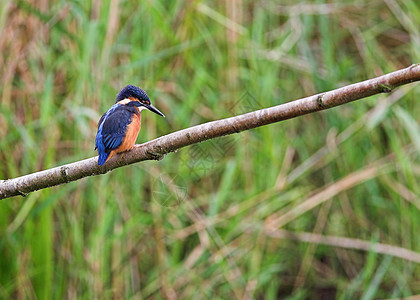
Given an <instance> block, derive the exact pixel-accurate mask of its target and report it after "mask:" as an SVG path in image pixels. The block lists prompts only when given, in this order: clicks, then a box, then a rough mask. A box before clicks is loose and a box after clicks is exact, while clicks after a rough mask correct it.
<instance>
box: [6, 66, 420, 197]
mask: <svg viewBox="0 0 420 300" xmlns="http://www.w3.org/2000/svg"><path fill="white" fill-rule="evenodd" d="M419 80H420V64H415V65H412V66H410V67H408V68H405V69H402V70H399V71H395V72H392V73H389V74H386V75H383V76H380V77H377V78H373V79H369V80H366V81H363V82H359V83H355V84H351V85H348V86H345V87H342V88H339V89H336V90H332V91H329V92H325V93H320V94H317V95H313V96H310V97H306V98H302V99H299V100H295V101H291V102H288V103H285V104H281V105H277V106H274V107H270V108H265V109H261V110H257V111H254V112H250V113H247V114H243V115H239V116H236V117H231V118H227V119H222V120H217V121H213V122H209V123H205V124H201V125H197V126H194V127H190V128H187V129H184V130H180V131H176V132H173V133H171V134H168V135H165V136H162V137H160V138H157V139H154V140H152V141H149V142H147V143H144V144H142V145H135V146H134V147H133V149H132V150H131V151H129V152H126V153H123V154H121V155H119V156H118V157H116V158H115V159H112V160H110V161H109V162H108V163H106V164H105V165H104V166H103V167H101V166H98V164H97V161H98V158H97V157H92V158H88V159H85V160H82V161H78V162H74V163H71V164H67V165H65V166H61V167H56V168H52V169H49V170H45V171H40V172H36V173H33V174H29V175H25V176H21V177H17V178H14V179H8V180H3V181H0V199H4V198H8V197H11V196H17V195H27V194H28V193H30V192H33V191H36V190H40V189H44V188H47V187H51V186H55V185H59V184H63V183H67V182H70V181H75V180H78V179H80V178H83V177H87V176H92V175H99V174H105V173H106V172H108V171H111V170H113V169H116V168H119V167H122V166H125V165H129V164H133V163H136V162H140V161H144V160H153V159H154V160H156V159H161V158H162V157H163V156H164V155H165V154H168V153H170V152H174V151H175V150H177V149H180V148H182V147H185V146H189V145H192V144H196V143H199V142H202V141H205V140H210V139H213V138H216V137H220V136H224V135H228V134H233V133H237V132H241V131H244V130H249V129H252V128H256V127H260V126H263V125H267V124H271V123H275V122H279V121H283V120H287V119H291V118H295V117H298V116H301V115H305V114H309V113H312V112H315V111H319V110H324V109H328V108H331V107H335V106H339V105H342V104H345V103H348V102H352V101H355V100H359V99H362V98H366V97H369V96H372V95H375V94H379V93H389V92H391V91H392V90H393V89H394V88H396V87H398V86H401V85H403V84H407V83H411V82H414V81H419Z"/></svg>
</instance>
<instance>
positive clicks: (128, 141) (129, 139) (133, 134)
mask: <svg viewBox="0 0 420 300" xmlns="http://www.w3.org/2000/svg"><path fill="white" fill-rule="evenodd" d="M140 120H141V115H140V113H138V114H133V116H132V119H131V123H130V124H129V125H128V126H127V131H126V133H125V137H124V139H123V140H122V142H121V145H120V146H119V147H118V148H117V149H115V150H112V151H111V153H109V157H108V159H107V161H108V160H109V159H110V158H111V157H113V156H115V154H117V153H121V152H124V151H128V150H130V149H131V148H132V147H133V146H134V144H135V143H136V140H137V136H138V135H139V132H140Z"/></svg>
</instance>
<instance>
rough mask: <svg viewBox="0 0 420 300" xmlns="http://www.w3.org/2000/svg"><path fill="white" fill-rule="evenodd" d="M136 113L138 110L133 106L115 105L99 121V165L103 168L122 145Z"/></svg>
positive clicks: (97, 137) (97, 138)
mask: <svg viewBox="0 0 420 300" xmlns="http://www.w3.org/2000/svg"><path fill="white" fill-rule="evenodd" d="M134 113H136V109H135V108H134V107H132V106H127V105H121V104H114V105H113V106H111V108H110V109H109V110H108V111H107V112H106V113H105V114H104V115H103V116H102V118H101V119H100V120H99V123H98V133H97V135H96V141H95V145H96V147H95V149H98V154H99V159H98V164H99V165H101V166H102V165H103V164H104V163H105V162H106V160H107V159H108V156H109V153H110V152H111V151H112V150H114V149H117V148H118V147H119V146H120V145H121V143H122V140H123V139H124V137H125V133H126V131H127V126H128V125H129V124H130V122H131V118H132V116H133V114H134Z"/></svg>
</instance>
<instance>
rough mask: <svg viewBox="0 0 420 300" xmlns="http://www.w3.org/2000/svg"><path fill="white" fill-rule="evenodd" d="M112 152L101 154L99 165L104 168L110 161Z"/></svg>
mask: <svg viewBox="0 0 420 300" xmlns="http://www.w3.org/2000/svg"><path fill="white" fill-rule="evenodd" d="M109 154H110V152H103V153H99V158H98V165H100V166H103V165H104V164H105V162H106V160H107V159H108V156H109Z"/></svg>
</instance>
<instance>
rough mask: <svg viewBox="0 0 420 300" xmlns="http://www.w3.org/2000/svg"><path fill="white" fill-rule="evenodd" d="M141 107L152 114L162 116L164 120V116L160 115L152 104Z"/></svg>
mask: <svg viewBox="0 0 420 300" xmlns="http://www.w3.org/2000/svg"><path fill="white" fill-rule="evenodd" d="M143 105H144V107H146V108H147V109H148V110H150V111H152V112H154V113H155V114H158V115H159V116H162V117H164V118H165V115H164V114H162V113H161V112H160V111H159V109H157V108H156V107H154V106H153V105H152V104H149V105H147V104H143Z"/></svg>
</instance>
